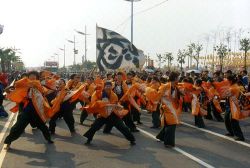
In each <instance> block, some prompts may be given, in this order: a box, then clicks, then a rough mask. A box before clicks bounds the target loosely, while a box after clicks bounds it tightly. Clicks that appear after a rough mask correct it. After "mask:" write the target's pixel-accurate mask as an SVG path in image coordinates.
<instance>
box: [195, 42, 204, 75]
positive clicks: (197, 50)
mask: <svg viewBox="0 0 250 168" xmlns="http://www.w3.org/2000/svg"><path fill="white" fill-rule="evenodd" d="M202 49H203V47H202V45H201V44H196V45H194V50H195V55H194V59H195V61H196V69H197V70H198V69H199V61H200V52H201V50H202Z"/></svg>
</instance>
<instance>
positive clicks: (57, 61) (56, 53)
mask: <svg viewBox="0 0 250 168" xmlns="http://www.w3.org/2000/svg"><path fill="white" fill-rule="evenodd" d="M54 55H55V56H57V67H58V68H59V54H57V53H54Z"/></svg>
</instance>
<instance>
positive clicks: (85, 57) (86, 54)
mask: <svg viewBox="0 0 250 168" xmlns="http://www.w3.org/2000/svg"><path fill="white" fill-rule="evenodd" d="M85 62H87V26H86V25H85Z"/></svg>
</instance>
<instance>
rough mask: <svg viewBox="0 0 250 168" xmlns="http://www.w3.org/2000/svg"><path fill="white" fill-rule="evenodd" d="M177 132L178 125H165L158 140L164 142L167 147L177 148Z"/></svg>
mask: <svg viewBox="0 0 250 168" xmlns="http://www.w3.org/2000/svg"><path fill="white" fill-rule="evenodd" d="M175 130H176V125H165V126H164V127H163V128H162V129H161V131H160V133H159V134H158V135H157V136H156V138H157V139H159V140H161V141H163V142H164V144H165V145H170V146H175Z"/></svg>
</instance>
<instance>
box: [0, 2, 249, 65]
mask: <svg viewBox="0 0 250 168" xmlns="http://www.w3.org/2000/svg"><path fill="white" fill-rule="evenodd" d="M162 1H164V0H142V1H140V2H136V3H135V8H134V10H135V13H136V12H139V11H142V10H144V9H147V8H149V7H151V6H153V5H154V4H158V3H160V2H162ZM0 6H1V7H0V24H3V25H4V26H5V27H4V32H3V34H2V35H0V46H1V47H11V46H16V48H20V49H21V52H22V57H23V60H24V63H25V65H26V66H39V65H42V64H43V62H44V61H45V60H46V59H49V58H50V56H52V55H53V54H54V53H59V54H60V65H62V63H63V57H62V52H61V51H60V50H59V49H58V48H59V47H63V45H64V44H65V45H66V50H67V52H66V57H67V59H66V64H67V65H69V64H72V62H73V46H72V44H71V43H68V42H66V39H70V40H72V39H73V36H74V35H76V41H77V44H76V47H77V49H79V54H78V55H77V59H76V61H77V62H78V63H79V62H81V56H82V54H83V49H84V47H83V46H84V40H83V37H82V36H80V35H77V34H76V33H74V31H73V30H74V29H78V30H83V29H84V25H87V28H88V32H89V33H90V34H91V36H89V38H88V59H90V60H95V26H96V23H97V24H98V25H99V26H101V27H105V28H108V29H111V30H115V31H117V32H118V33H120V34H122V35H124V36H125V37H127V38H128V39H130V21H129V20H127V21H126V22H124V20H126V19H127V18H128V17H129V16H130V3H129V2H126V1H124V0H1V1H0ZM249 9H250V1H249V0H169V1H168V2H166V3H164V4H162V5H161V6H159V7H157V8H154V9H152V10H149V11H147V12H145V13H142V14H139V15H136V16H135V27H134V44H135V46H137V48H140V49H142V50H144V52H145V53H146V54H147V53H149V54H150V55H151V56H152V57H155V54H156V53H164V52H166V51H169V52H174V53H176V51H177V50H178V49H182V48H185V46H186V45H187V44H188V43H189V42H190V41H194V42H200V43H204V42H205V41H204V37H205V34H208V33H210V34H212V33H213V32H215V31H216V30H225V32H226V31H227V30H229V28H231V32H233V31H235V30H238V29H239V28H243V29H244V30H246V31H245V32H243V33H242V36H248V37H249V33H247V32H248V31H249V30H247V29H249V28H250V22H249V20H250V10H249ZM123 22H124V24H122V25H121V23H123ZM119 25H120V26H119ZM221 32H222V31H221ZM217 37H218V36H217ZM219 37H220V38H219ZM219 37H218V38H217V41H219V39H222V37H223V34H222V33H220V34H219ZM211 40H212V39H211ZM211 44H212V43H211ZM204 45H205V43H204ZM211 47H212V45H210V46H209V48H210V49H211Z"/></svg>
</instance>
